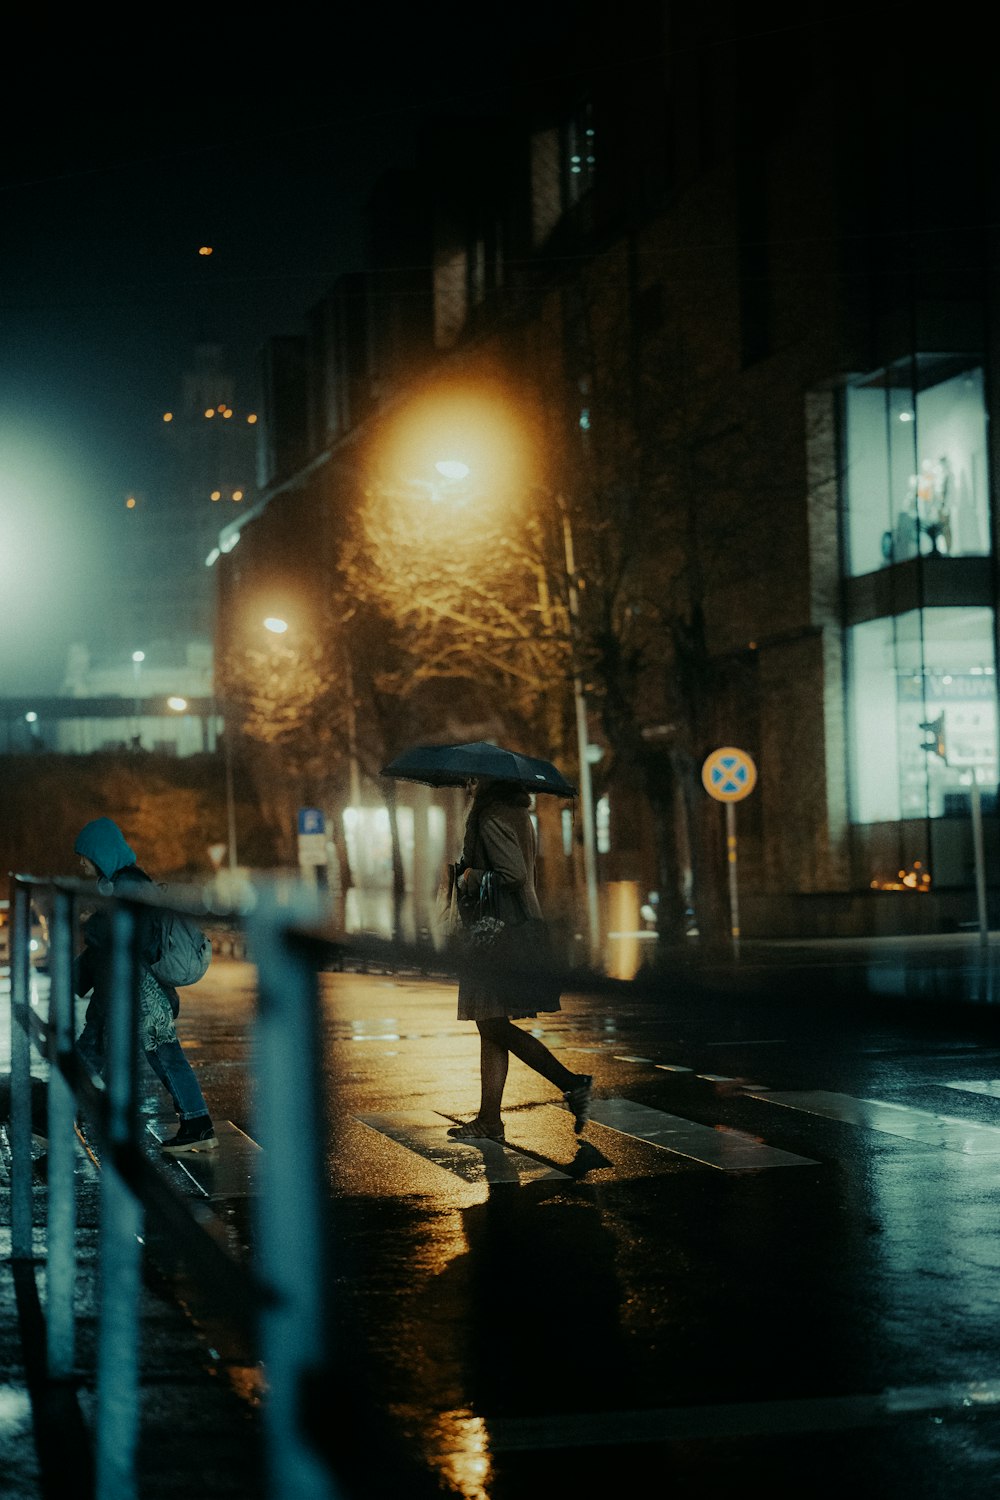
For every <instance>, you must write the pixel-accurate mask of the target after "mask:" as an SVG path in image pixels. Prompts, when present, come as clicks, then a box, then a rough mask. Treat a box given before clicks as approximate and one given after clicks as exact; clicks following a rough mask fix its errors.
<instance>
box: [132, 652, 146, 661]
mask: <svg viewBox="0 0 1000 1500" xmlns="http://www.w3.org/2000/svg"><path fill="white" fill-rule="evenodd" d="M132 660H133V661H134V662H140V661H145V660H146V653H145V651H133V652H132Z"/></svg>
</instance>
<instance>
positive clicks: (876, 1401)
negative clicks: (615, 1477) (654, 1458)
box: [486, 1380, 1000, 1453]
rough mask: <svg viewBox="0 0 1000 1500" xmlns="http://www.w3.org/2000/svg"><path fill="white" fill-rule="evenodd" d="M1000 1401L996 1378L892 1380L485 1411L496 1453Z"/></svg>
mask: <svg viewBox="0 0 1000 1500" xmlns="http://www.w3.org/2000/svg"><path fill="white" fill-rule="evenodd" d="M998 1404H1000V1380H970V1381H953V1382H949V1383H944V1384H941V1385H914V1386H897V1387H891V1388H890V1389H888V1390H885V1391H881V1392H878V1393H876V1394H874V1395H870V1394H862V1395H856V1396H854V1395H850V1396H814V1397H806V1398H804V1399H801V1400H795V1399H791V1400H784V1401H747V1402H742V1403H737V1402H733V1403H731V1404H728V1405H723V1404H720V1405H717V1406H682V1407H666V1408H660V1409H658V1410H650V1411H606V1412H579V1413H577V1412H567V1413H565V1414H560V1413H552V1414H549V1415H547V1416H544V1417H491V1418H487V1419H486V1426H487V1428H488V1431H489V1440H490V1447H491V1448H492V1450H493V1451H494V1452H495V1453H515V1452H527V1451H531V1450H536V1451H537V1450H540V1449H555V1448H592V1447H599V1446H601V1445H603V1444H611V1445H612V1446H614V1447H620V1446H621V1445H622V1444H624V1443H669V1442H692V1441H695V1440H698V1439H701V1440H705V1439H708V1440H713V1439H719V1438H735V1437H767V1438H775V1437H778V1436H791V1435H793V1434H796V1433H812V1432H842V1431H850V1430H851V1429H856V1428H863V1427H879V1426H883V1425H885V1424H886V1423H890V1422H893V1423H895V1422H898V1421H900V1420H902V1419H904V1418H907V1417H926V1416H927V1414H928V1413H931V1412H940V1413H942V1414H945V1413H950V1412H961V1413H963V1414H965V1415H967V1414H968V1412H969V1411H970V1410H980V1411H982V1410H989V1409H990V1408H995V1407H996V1406H997V1405H998Z"/></svg>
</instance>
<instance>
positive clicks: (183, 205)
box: [0, 4, 576, 696]
mask: <svg viewBox="0 0 1000 1500" xmlns="http://www.w3.org/2000/svg"><path fill="white" fill-rule="evenodd" d="M575 13H576V7H574V6H572V5H569V4H551V5H542V6H541V7H539V6H538V5H535V6H528V5H523V6H514V7H508V8H506V9H505V11H504V16H503V23H502V29H501V28H500V27H496V28H494V29H490V30H488V31H487V30H483V29H481V30H480V32H479V33H470V31H469V26H470V24H474V23H470V20H469V16H468V12H467V10H465V9H464V8H462V7H460V6H458V5H450V4H449V5H439V6H435V7H432V8H431V9H430V10H429V11H425V12H423V13H422V17H426V18H429V21H430V24H431V25H433V27H434V31H433V34H432V33H430V32H428V31H427V30H426V29H424V28H425V27H426V25H427V24H428V22H427V20H425V19H421V20H420V22H419V23H418V21H417V20H416V19H413V20H410V21H405V20H404V21H403V22H402V23H401V22H400V21H399V20H398V19H393V20H392V21H391V22H390V20H389V19H388V17H389V16H390V15H392V16H393V17H395V11H394V10H393V11H387V10H380V12H379V13H378V14H373V15H372V17H371V19H370V20H366V19H355V20H354V21H353V22H351V23H349V24H345V23H343V22H342V21H341V20H339V19H338V20H336V22H335V24H333V23H331V22H328V21H326V20H324V22H323V26H324V30H323V32H322V34H315V35H311V34H309V32H308V31H297V32H296V33H295V34H294V35H292V34H290V28H287V27H286V29H285V30H284V31H278V32H275V31H274V30H273V29H272V30H271V31H270V32H262V33H260V34H259V35H257V34H255V33H254V31H253V26H252V25H251V24H250V23H249V22H247V23H246V25H247V26H249V31H248V32H247V33H246V34H245V35H242V36H236V35H233V36H230V35H229V33H228V30H227V34H226V35H225V36H223V35H221V34H219V33H216V32H213V33H212V35H211V37H209V38H208V39H207V40H206V36H205V34H204V31H205V28H204V24H203V22H202V20H201V19H200V18H199V20H198V21H197V22H195V21H194V20H189V21H187V22H185V23H184V25H185V26H186V27H187V30H183V29H182V32H181V34H177V33H176V31H175V32H174V33H173V35H172V37H171V39H170V40H169V41H168V42H162V41H156V40H155V39H154V38H150V37H146V38H144V40H143V42H142V45H141V47H140V46H139V45H138V44H137V43H136V42H134V41H133V42H132V43H131V44H130V43H129V41H128V39H127V37H126V38H123V37H122V36H120V35H117V34H116V35H114V36H112V35H111V34H110V33H109V35H108V37H107V38H103V39H102V38H100V37H98V36H96V35H95V34H94V33H93V32H92V31H81V33H80V35H79V36H77V37H71V36H67V35H65V34H62V33H61V34H60V36H59V44H60V48H61V50H60V53H59V55H58V57H55V58H53V56H52V54H51V47H52V42H53V38H51V37H46V38H44V39H42V38H41V37H38V38H35V39H34V40H33V39H32V38H30V37H29V38H28V40H27V44H26V46H25V48H24V50H23V52H22V53H21V55H20V60H19V62H18V63H13V60H12V59H9V61H10V62H12V66H13V71H14V72H15V73H16V74H17V76H18V79H19V84H18V86H17V87H15V89H14V90H13V91H12V92H9V93H8V95H7V97H6V98H5V100H4V102H3V105H2V110H3V115H2V121H3V129H4V142H5V150H4V155H3V163H2V170H0V610H2V616H0V618H2V619H3V622H4V629H3V633H2V640H3V651H2V653H0V696H2V695H4V694H6V695H12V694H23V693H38V694H43V693H53V692H57V691H58V690H59V687H60V685H61V682H62V677H63V670H64V666H65V660H66V651H67V647H68V645H69V644H70V643H71V642H72V641H74V640H82V641H88V640H89V639H90V638H91V637H92V636H94V635H95V634H100V633H101V626H102V623H104V624H106V621H107V619H108V615H109V607H110V606H111V605H112V603H113V600H114V597H115V590H116V577H118V576H119V570H120V568H121V567H122V566H123V561H122V549H121V547H120V545H119V541H118V539H119V538H120V534H121V533H120V526H121V523H122V517H123V511H122V506H123V499H124V496H125V495H127V494H128V493H129V491H130V490H133V489H150V488H154V487H155V484H156V479H157V474H156V466H157V463H158V462H159V458H158V455H159V454H160V452H161V451H162V443H161V441H160V439H161V421H162V414H163V412H164V411H165V410H167V409H168V408H169V407H170V406H171V404H172V403H173V402H175V401H176V400H177V397H178V394H179V390H180V380H181V376H182V374H183V372H184V370H185V369H186V368H188V367H189V366H190V363H191V360H190V353H191V350H192V349H193V347H194V345H195V344H196V343H197V342H198V341H200V340H202V339H205V338H211V339H214V340H217V341H219V342H220V343H221V344H222V346H223V349H224V360H225V364H226V365H227V367H228V368H229V370H230V371H231V372H232V373H233V374H234V375H235V376H236V378H237V388H236V398H237V400H238V401H240V402H241V403H242V404H243V405H244V407H245V408H246V409H249V408H250V407H251V406H253V405H255V404H256V402H257V396H258V391H257V385H256V375H255V359H256V353H257V350H258V349H259V347H260V346H261V344H262V343H263V342H264V341H265V340H266V339H268V338H269V337H271V336H272V335H275V334H282V333H299V332H301V331H303V327H304V318H305V314H306V312H307V311H308V309H309V308H310V307H311V306H312V305H313V304H314V303H315V302H316V301H317V300H318V299H319V298H320V297H321V296H322V295H323V294H324V292H326V291H327V290H328V289H329V288H330V287H331V285H332V284H333V282H334V281H335V280H336V278H337V277H338V276H339V275H341V274H342V273H343V272H345V271H349V270H356V269H359V268H360V267H361V266H362V264H363V253H364V252H363V229H362V223H363V221H362V205H363V202H364V199H365V197H366V195H367V193H368V192H369V191H370V189H371V187H372V186H373V184H374V182H375V181H376V179H377V177H378V175H379V174H380V173H381V172H382V171H384V170H386V169H387V168H389V167H393V166H405V165H407V164H408V162H409V161H410V151H411V145H412V141H413V138H414V134H415V131H416V129H417V127H418V125H419V123H420V121H421V120H422V119H423V118H424V117H425V116H427V115H430V114H435V115H437V114H462V113H468V112H476V111H481V110H482V111H488V110H491V109H492V108H493V107H494V106H496V107H497V108H503V107H505V106H506V104H507V103H508V96H507V90H506V84H507V79H508V74H509V65H510V59H511V58H512V57H514V56H516V55H518V54H519V53H521V52H523V51H524V49H525V48H530V46H531V42H532V38H533V36H536V35H537V34H538V28H539V25H540V23H541V22H543V21H544V23H545V24H547V25H548V27H549V28H550V29H551V30H555V31H558V28H559V26H560V25H561V24H562V22H563V19H564V18H565V17H567V16H570V15H573V14H575ZM332 14H333V16H334V17H336V15H337V13H336V11H334V12H333V13H332ZM203 16H204V13H199V17H203ZM519 18H520V19H519ZM77 24H79V25H83V23H77ZM108 24H109V25H110V23H108ZM164 24H165V25H166V24H167V19H166V17H165V18H164ZM171 24H174V25H176V22H172V23H171ZM212 24H218V25H220V26H221V25H222V24H223V23H222V21H218V22H216V23H212ZM225 24H226V26H227V28H228V27H230V26H231V25H236V27H237V29H238V27H239V22H238V19H237V22H235V23H233V22H230V21H229V20H228V19H227V20H226V22H225ZM479 24H480V27H481V28H482V26H483V23H479ZM401 26H402V29H400V27H401ZM331 28H332V29H331ZM130 46H131V50H130ZM119 49H124V51H121V53H120V55H119ZM40 63H44V66H39V64H40ZM204 244H208V245H211V246H212V247H213V252H214V253H213V254H212V256H211V257H210V258H205V257H202V256H199V254H198V250H199V247H200V246H201V245H204Z"/></svg>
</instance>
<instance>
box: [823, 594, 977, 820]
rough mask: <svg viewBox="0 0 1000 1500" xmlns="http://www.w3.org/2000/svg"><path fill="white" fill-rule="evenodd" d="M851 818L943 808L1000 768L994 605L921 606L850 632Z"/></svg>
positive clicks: (960, 801) (961, 800)
mask: <svg viewBox="0 0 1000 1500" xmlns="http://www.w3.org/2000/svg"><path fill="white" fill-rule="evenodd" d="M848 660H849V717H850V784H851V818H852V821H853V822H855V823H876V822H891V821H895V820H896V819H898V818H922V817H931V818H937V817H941V816H942V815H943V814H945V813H949V812H952V811H959V810H960V808H961V807H962V806H964V805H965V804H966V800H967V795H968V792H967V789H968V787H969V785H970V783H971V778H972V776H973V775H976V777H977V779H978V782H979V785H980V786H981V787H985V788H987V789H988V790H989V791H990V792H995V791H996V788H997V777H998V757H997V700H996V672H995V660H994V650H993V612H992V610H989V609H983V608H970V609H925V610H914V611H912V612H911V613H909V614H906V615H900V616H898V617H897V618H895V619H883V620H870V621H868V622H866V623H865V624H863V625H855V626H854V627H853V628H852V629H851V630H849V631H848Z"/></svg>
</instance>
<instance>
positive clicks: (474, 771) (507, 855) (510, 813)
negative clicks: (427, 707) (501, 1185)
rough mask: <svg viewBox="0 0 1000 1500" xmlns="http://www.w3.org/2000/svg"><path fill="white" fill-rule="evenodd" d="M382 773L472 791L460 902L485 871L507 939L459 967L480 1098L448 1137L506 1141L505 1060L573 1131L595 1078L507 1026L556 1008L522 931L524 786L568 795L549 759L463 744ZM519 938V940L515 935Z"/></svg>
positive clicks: (407, 755)
mask: <svg viewBox="0 0 1000 1500" xmlns="http://www.w3.org/2000/svg"><path fill="white" fill-rule="evenodd" d="M382 774H383V775H386V776H394V777H397V778H399V779H401V780H406V781H419V782H423V783H424V784H425V785H428V784H429V785H431V786H461V785H464V786H466V787H467V789H468V790H470V791H471V792H473V798H472V802H471V805H470V807H469V811H468V814H467V816H466V821H465V832H464V837H463V841H462V858H461V860H460V861H459V864H458V867H457V868H458V870H459V872H460V873H459V874H458V876H457V879H458V882H459V900H460V901H463V900H464V901H465V902H466V903H468V904H469V905H472V904H474V903H475V902H476V901H477V900H478V897H479V892H480V889H481V886H482V880H483V876H484V875H486V874H491V875H492V879H493V885H494V890H495V899H496V913H495V915H496V916H497V917H498V918H499V919H500V920H501V921H502V922H503V923H504V925H505V927H506V929H507V934H508V935H509V937H510V945H509V947H510V950H511V951H510V952H509V953H508V952H507V951H506V950H507V945H506V944H505V945H504V949H505V959H504V960H503V961H501V960H500V959H499V956H498V954H497V953H496V951H495V950H485V952H484V953H483V954H482V955H480V956H479V957H478V958H477V961H474V962H470V963H469V964H468V965H466V966H465V967H464V969H463V972H462V973H461V977H460V980H459V988H458V1019H459V1020H460V1021H475V1023H476V1026H477V1028H478V1030H479V1048H480V1053H479V1058H480V1082H481V1093H480V1103H479V1112H478V1114H477V1115H476V1117H475V1119H474V1120H469V1121H468V1122H467V1123H465V1124H462V1125H453V1126H452V1127H451V1129H450V1130H449V1131H448V1134H449V1135H450V1136H451V1137H452V1138H453V1139H454V1140H459V1141H476V1140H490V1141H499V1142H501V1143H502V1142H503V1141H504V1140H505V1135H504V1127H503V1121H502V1119H501V1115H500V1110H501V1105H502V1102H503V1092H504V1085H505V1084H506V1082H507V1068H508V1064H509V1062H510V1058H511V1055H512V1054H513V1056H514V1057H517V1058H519V1059H520V1061H521V1062H523V1063H525V1064H527V1066H528V1067H529V1068H532V1069H534V1071H535V1072H536V1073H540V1074H541V1076H542V1077H543V1078H545V1079H547V1080H548V1082H549V1083H551V1084H552V1085H553V1086H554V1087H555V1088H557V1089H559V1090H560V1092H561V1093H562V1095H563V1097H564V1098H565V1100H566V1103H567V1105H568V1106H569V1109H570V1111H571V1113H572V1115H573V1127H574V1129H575V1130H576V1132H577V1134H579V1133H580V1132H581V1131H582V1130H583V1128H584V1126H585V1125H586V1123H587V1119H588V1117H589V1114H590V1098H591V1089H592V1085H593V1078H592V1077H591V1075H590V1074H589V1073H572V1072H570V1070H569V1068H566V1067H564V1066H563V1064H562V1063H561V1062H559V1061H558V1059H557V1058H555V1057H554V1056H553V1054H552V1053H551V1052H550V1051H549V1049H548V1047H546V1046H545V1045H544V1043H542V1042H540V1041H539V1040H538V1038H537V1037H535V1036H532V1035H531V1034H530V1032H526V1031H523V1030H522V1029H521V1028H520V1027H519V1026H515V1025H514V1024H513V1023H514V1021H523V1020H528V1019H530V1018H532V1017H534V1016H536V1015H537V1014H538V1012H539V1011H557V1010H558V1009H559V996H558V991H557V990H555V989H553V988H552V987H551V986H549V985H546V983H545V980H544V977H543V975H542V973H541V972H540V971H539V970H534V972H533V967H534V965H535V963H536V960H535V959H534V958H533V956H532V953H531V950H530V948H529V946H528V933H529V931H530V930H531V929H532V927H534V928H535V930H536V931H537V924H539V922H540V919H541V916H542V910H541V906H540V904H539V901H538V894H537V892H536V890H535V860H536V855H537V840H536V837H535V825H534V823H533V822H532V820H531V816H530V809H531V794H530V792H529V791H527V790H526V788H527V787H531V788H532V789H533V790H536V791H540V792H549V793H553V794H555V795H557V796H567V797H572V796H574V795H575V792H576V788H575V787H574V786H572V784H571V783H570V782H568V781H566V779H565V777H563V775H562V773H561V772H559V771H558V770H557V769H556V767H555V766H553V765H551V764H550V763H549V762H548V761H543V760H537V759H534V758H532V757H530V756H525V755H521V754H520V753H519V752H517V751H512V750H504V749H501V748H500V747H499V746H497V745H493V744H490V743H489V742H488V741H476V742H474V743H472V744H467V745H435V746H419V747H417V748H416V749H414V750H410V751H406V752H404V753H403V754H402V755H401V756H399V757H397V759H396V760H394V761H393V762H392V763H391V764H390V765H388V766H385V767H384V768H383V772H382ZM522 934H523V936H522Z"/></svg>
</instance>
